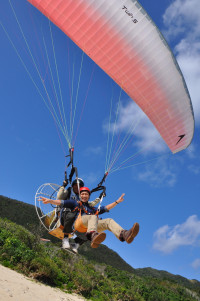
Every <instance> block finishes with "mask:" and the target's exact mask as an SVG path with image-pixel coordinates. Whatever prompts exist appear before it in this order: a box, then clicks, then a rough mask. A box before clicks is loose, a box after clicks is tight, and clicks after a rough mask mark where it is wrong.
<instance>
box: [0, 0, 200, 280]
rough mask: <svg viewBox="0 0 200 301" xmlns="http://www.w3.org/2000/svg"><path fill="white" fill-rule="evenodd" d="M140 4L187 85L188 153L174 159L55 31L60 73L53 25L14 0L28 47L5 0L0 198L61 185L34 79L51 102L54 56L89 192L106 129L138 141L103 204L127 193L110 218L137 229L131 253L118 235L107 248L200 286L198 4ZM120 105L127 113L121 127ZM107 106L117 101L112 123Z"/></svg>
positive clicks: (105, 150)
mask: <svg viewBox="0 0 200 301" xmlns="http://www.w3.org/2000/svg"><path fill="white" fill-rule="evenodd" d="M140 3H141V4H142V5H143V7H144V8H145V9H146V10H147V12H148V13H149V14H150V16H151V17H152V18H153V20H154V21H155V23H156V24H157V25H158V26H159V28H160V30H161V31H162V33H163V34H164V36H165V37H166V39H167V41H168V43H169V45H170V46H171V48H172V50H173V52H174V54H175V56H176V58H177V61H178V63H179V65H180V67H181V70H182V72H183V75H184V77H185V80H186V83H187V86H188V89H189V92H190V95H191V99H192V104H193V108H194V115H195V133H194V138H193V141H192V144H191V145H190V147H189V148H188V149H187V150H184V151H182V152H180V153H178V154H176V155H172V154H170V152H169V150H168V149H167V147H166V146H165V144H164V143H163V141H162V139H159V138H158V137H159V136H158V134H157V133H156V131H155V129H154V127H153V126H152V125H151V124H150V123H149V121H148V119H147V118H146V117H145V116H144V115H143V113H142V112H141V111H140V110H138V108H137V107H136V106H135V104H134V103H133V102H132V101H131V100H130V99H129V97H128V96H127V95H126V94H125V93H124V92H123V91H121V90H120V88H119V87H118V86H117V85H116V84H115V83H114V82H113V81H112V80H111V79H110V78H109V77H108V76H107V75H105V73H104V72H103V71H102V70H100V69H99V68H98V67H97V66H95V64H94V63H93V62H92V61H91V60H90V59H88V58H87V57H86V55H84V56H83V55H82V52H81V51H79V49H77V47H76V46H74V45H73V43H71V42H70V41H69V40H68V39H67V38H66V37H65V36H64V34H63V33H61V32H60V31H59V30H58V29H57V28H55V27H54V26H51V29H52V32H53V43H54V47H55V53H56V64H57V68H56V65H55V58H54V53H53V50H52V45H51V44H52V42H51V36H50V29H49V25H48V22H47V20H46V19H45V18H44V17H42V15H41V14H40V13H39V12H37V11H36V10H35V9H34V8H33V7H31V5H30V4H29V3H27V2H26V1H25V0H20V1H19V0H14V1H12V4H13V7H14V9H15V12H16V15H17V18H18V20H19V22H20V24H21V28H22V29H23V34H24V36H25V37H26V40H24V38H23V36H22V33H21V32H20V28H19V26H18V25H17V22H16V19H15V17H14V15H13V11H12V9H11V7H10V5H9V1H7V0H3V1H1V4H0V21H1V26H0V40H1V48H0V85H1V88H0V97H1V118H0V128H1V131H0V140H1V148H0V193H1V194H2V195H5V196H8V197H11V198H14V199H17V200H21V201H23V202H27V203H30V204H34V196H35V192H36V190H37V189H38V187H39V186H40V185H41V184H43V183H57V184H61V183H62V181H63V177H64V170H65V166H66V162H68V161H66V159H65V155H66V154H67V152H68V145H67V143H66V140H65V139H63V136H62V133H61V132H59V131H58V130H57V127H56V125H55V122H54V120H53V118H52V115H51V113H50V112H49V110H48V109H47V107H46V105H45V103H44V101H43V98H44V99H47V98H46V94H45V91H44V86H43V84H42V82H41V80H40V77H39V75H38V74H40V75H41V77H42V81H43V83H45V87H46V89H47V90H48V93H49V95H51V97H52V98H53V96H52V95H53V94H55V92H53V89H52V85H53V82H52V81H48V80H47V79H48V78H49V77H50V69H49V67H48V63H47V61H48V60H47V55H48V56H49V59H50V61H51V66H52V72H53V73H54V74H55V73H56V72H57V69H58V71H59V72H58V73H59V81H58V80H55V85H56V91H57V93H58V94H59V91H60V89H59V87H60V88H61V90H62V97H63V103H64V106H65V111H66V112H67V113H66V118H67V119H68V118H70V115H71V117H72V116H73V113H71V110H70V102H69V98H70V95H72V94H73V99H74V104H73V111H72V112H74V107H75V103H76V99H77V110H76V115H75V119H74V132H73V133H74V135H73V137H74V138H75V137H76V140H75V145H74V146H75V165H76V166H77V167H78V171H79V176H80V177H82V178H83V179H84V180H85V184H86V185H87V186H89V187H91V188H93V187H94V186H95V185H96V184H98V183H99V181H100V180H101V178H102V177H103V174H104V172H105V168H106V162H107V161H106V160H108V159H109V154H110V149H111V150H112V148H111V144H112V135H111V133H110V136H109V137H110V138H109V144H108V132H109V130H108V129H113V128H115V131H116V132H118V133H121V134H120V135H114V136H113V147H114V146H115V145H116V144H115V143H116V141H118V138H119V136H120V139H121V140H122V141H123V137H125V134H126V133H127V131H128V130H129V125H130V121H129V118H133V117H134V119H136V120H137V122H136V123H137V128H136V131H135V138H134V139H132V140H130V142H129V143H127V144H128V147H127V148H126V149H125V150H124V152H123V153H122V155H121V157H120V158H119V161H117V162H116V167H118V166H120V164H119V163H120V162H121V161H123V160H126V159H127V158H129V157H130V156H132V155H133V154H134V155H135V156H134V158H132V160H130V161H128V162H127V164H126V165H125V166H129V165H130V167H129V168H126V169H121V170H119V171H116V172H113V173H112V174H110V175H109V176H108V178H107V181H106V184H107V197H106V198H105V201H104V204H108V203H110V202H112V201H114V200H115V199H117V198H118V197H119V196H120V195H121V193H123V192H124V193H125V201H124V203H122V204H120V205H119V206H117V207H115V208H114V209H113V210H112V211H111V212H110V213H109V214H106V215H104V217H112V218H114V219H115V220H116V221H117V222H119V223H120V224H121V225H122V226H123V227H124V228H127V229H128V228H129V227H131V226H132V224H133V222H135V221H137V222H139V223H140V229H141V230H140V233H139V235H138V237H137V238H136V239H135V241H134V242H133V244H131V245H127V244H125V243H124V244H122V243H121V242H119V241H118V240H117V239H116V238H115V237H114V236H113V234H112V233H107V238H106V241H105V244H106V245H107V246H108V247H110V248H112V249H113V250H115V251H116V252H117V253H118V254H119V255H120V256H121V257H122V258H124V259H125V260H126V261H127V262H128V263H129V264H131V265H132V266H133V267H134V268H143V267H152V268H155V269H159V270H166V271H168V272H171V273H173V274H180V275H182V276H185V277H187V278H190V279H198V280H200V276H199V275H200V213H199V197H198V195H199V191H200V185H199V178H200V156H199V149H200V141H199V133H200V105H199V101H200V100H199V93H198V92H199V86H200V71H199V65H200V55H199V54H200V34H199V33H200V21H199V20H200V3H199V0H170V1H169V0H165V1H162V2H161V1H160V2H159V5H158V1H156V0H154V1H151V2H150V1H147V0H143V1H140ZM3 28H4V29H3ZM8 37H10V39H11V41H12V43H11V41H10V40H9V38H8ZM26 43H27V44H26ZM27 45H29V47H30V52H29V50H28V48H27ZM45 48H46V49H47V51H46V50H45ZM30 53H31V55H32V56H33V57H34V60H35V64H36V65H37V67H38V70H39V72H37V70H36V69H35V65H34V64H33V63H32V59H31V55H30ZM20 58H21V59H20ZM81 62H82V63H81ZM81 64H82V67H81ZM80 71H81V72H80ZM79 78H80V82H79ZM72 79H73V80H72ZM72 83H73V85H72ZM36 86H37V88H36ZM78 86H79V89H77V87H78ZM37 89H38V90H37ZM72 90H73V92H72ZM77 91H78V92H77ZM54 96H55V95H54ZM119 98H120V100H121V105H120V107H119V114H118V118H117V119H116V115H115V114H114V113H115V112H116V111H117V105H116V104H117V103H118V101H117V100H118V99H119ZM111 99H113V100H115V102H114V101H113V108H112V113H111V115H110V107H111ZM47 103H48V101H47ZM114 103H115V104H114ZM55 107H56V106H55ZM82 109H84V112H83V114H82ZM110 116H111V119H110ZM72 120H73V117H72ZM109 120H110V123H109ZM115 120H116V122H115ZM79 121H80V126H79ZM58 133H59V134H58ZM76 133H77V135H76ZM107 145H108V147H107ZM111 157H112V152H111ZM106 158H107V159H106ZM155 158H157V159H155ZM67 160H68V159H67Z"/></svg>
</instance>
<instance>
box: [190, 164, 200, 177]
mask: <svg viewBox="0 0 200 301" xmlns="http://www.w3.org/2000/svg"><path fill="white" fill-rule="evenodd" d="M188 170H189V171H190V172H192V173H193V174H195V175H199V174H200V165H194V164H190V165H189V166H188Z"/></svg>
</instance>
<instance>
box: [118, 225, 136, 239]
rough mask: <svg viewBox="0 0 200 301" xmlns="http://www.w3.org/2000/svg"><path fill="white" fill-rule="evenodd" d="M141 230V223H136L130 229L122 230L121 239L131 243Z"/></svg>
mask: <svg viewBox="0 0 200 301" xmlns="http://www.w3.org/2000/svg"><path fill="white" fill-rule="evenodd" d="M138 232H139V224H138V223H135V224H134V225H133V227H132V228H131V229H130V230H122V232H121V233H120V237H119V239H120V240H121V241H126V242H127V243H128V244H130V243H131V242H132V241H133V240H134V238H135V237H136V236H137V234H138Z"/></svg>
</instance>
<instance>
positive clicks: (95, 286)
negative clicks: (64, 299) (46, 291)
mask: <svg viewBox="0 0 200 301" xmlns="http://www.w3.org/2000/svg"><path fill="white" fill-rule="evenodd" d="M0 217H1V218H0V263H1V264H3V265H5V266H9V267H11V268H13V269H15V270H18V271H22V272H23V273H24V274H26V275H28V276H31V277H33V278H35V279H37V280H39V281H41V282H44V283H46V284H49V285H51V286H55V287H60V288H62V289H64V290H67V291H71V292H76V293H79V294H80V295H82V296H84V297H86V298H89V299H91V300H123V301H126V300H138V301H140V300H141V301H142V300H147V301H151V300H152V301H159V300H160V301H165V300H170V301H179V300H180V301H190V300H197V301H199V300H200V282H198V281H196V280H192V281H191V280H188V279H186V278H184V277H181V276H179V275H172V274H170V273H168V272H166V271H158V270H155V269H152V268H144V269H133V268H132V267H131V266H130V265H128V264H127V263H126V262H125V261H124V260H123V259H122V258H121V257H120V256H119V255H118V254H117V253H116V252H114V251H113V250H110V249H109V248H108V247H106V246H104V245H101V246H100V247H99V248H98V249H96V250H93V249H91V248H90V246H89V244H87V243H86V244H84V245H83V246H82V247H81V250H80V254H79V255H77V256H76V255H72V254H69V253H68V252H66V251H64V250H62V249H61V248H60V241H59V240H56V241H55V242H54V243H48V244H44V243H41V241H40V237H41V233H42V230H41V229H40V224H39V222H38V218H37V215H36V213H35V208H34V206H32V205H29V204H26V203H23V202H20V201H17V200H12V199H9V198H6V197H3V196H0ZM5 218H6V219H5ZM11 221H12V222H11ZM25 228H26V229H25ZM31 232H32V233H31ZM100 254H101V256H100Z"/></svg>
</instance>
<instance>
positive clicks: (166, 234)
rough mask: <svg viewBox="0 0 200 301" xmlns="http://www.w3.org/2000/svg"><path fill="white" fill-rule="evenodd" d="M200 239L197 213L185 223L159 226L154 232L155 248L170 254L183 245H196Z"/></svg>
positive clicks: (199, 224) (199, 221)
mask: <svg viewBox="0 0 200 301" xmlns="http://www.w3.org/2000/svg"><path fill="white" fill-rule="evenodd" d="M199 240H200V220H198V217H197V216H196V215H192V216H190V217H188V219H187V220H186V221H185V222H184V223H183V224H178V225H176V226H174V227H169V226H168V225H165V226H162V227H161V228H159V229H158V230H157V231H156V232H155V233H154V244H153V248H154V249H155V250H158V251H161V252H163V253H165V254H168V253H171V252H173V251H174V250H175V249H177V248H179V247H181V246H194V245H196V244H197V243H198V242H199Z"/></svg>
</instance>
